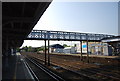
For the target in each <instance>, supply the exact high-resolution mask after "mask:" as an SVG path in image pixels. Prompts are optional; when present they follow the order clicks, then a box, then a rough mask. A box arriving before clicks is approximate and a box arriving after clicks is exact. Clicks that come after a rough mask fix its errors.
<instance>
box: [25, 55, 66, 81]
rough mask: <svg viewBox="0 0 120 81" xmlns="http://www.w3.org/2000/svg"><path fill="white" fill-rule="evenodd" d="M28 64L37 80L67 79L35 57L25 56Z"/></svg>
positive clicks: (58, 80)
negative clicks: (37, 60)
mask: <svg viewBox="0 0 120 81" xmlns="http://www.w3.org/2000/svg"><path fill="white" fill-rule="evenodd" d="M25 60H26V64H27V66H28V68H29V69H30V71H31V73H32V75H33V77H34V79H35V81H41V80H42V81H48V80H50V81H65V80H64V79H63V78H61V77H60V76H58V75H57V74H55V73H53V72H52V71H50V70H49V69H47V68H46V67H44V66H43V65H42V64H40V63H39V62H36V61H35V60H34V59H32V58H29V57H25Z"/></svg>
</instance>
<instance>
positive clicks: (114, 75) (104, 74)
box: [39, 55, 120, 81]
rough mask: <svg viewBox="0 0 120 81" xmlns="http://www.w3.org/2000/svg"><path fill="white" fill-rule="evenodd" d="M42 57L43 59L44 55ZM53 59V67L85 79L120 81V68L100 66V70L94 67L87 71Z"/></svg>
mask: <svg viewBox="0 0 120 81" xmlns="http://www.w3.org/2000/svg"><path fill="white" fill-rule="evenodd" d="M40 56H41V57H42V55H40ZM43 57H44V56H43ZM39 59H40V58H39ZM51 59H52V60H51V63H52V64H53V65H56V66H61V67H63V68H65V69H66V70H70V71H72V72H75V73H77V74H80V75H83V76H85V77H89V78H92V79H96V80H98V81H120V75H119V73H120V71H117V69H119V68H120V67H119V66H117V67H115V66H100V67H99V68H95V67H92V68H87V69H81V68H80V67H79V66H73V65H71V64H69V65H68V64H67V63H64V61H62V60H63V59H62V60H61V62H60V60H58V59H57V58H56V59H55V58H54V57H51ZM40 60H42V61H44V59H40ZM65 60H66V59H65ZM57 61H58V62H57ZM59 62H60V63H59ZM76 62H77V61H76ZM112 69H114V70H112ZM111 70H112V71H111Z"/></svg>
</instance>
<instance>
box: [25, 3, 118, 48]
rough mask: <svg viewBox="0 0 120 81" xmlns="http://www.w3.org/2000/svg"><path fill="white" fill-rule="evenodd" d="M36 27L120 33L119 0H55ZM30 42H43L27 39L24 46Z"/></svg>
mask: <svg viewBox="0 0 120 81" xmlns="http://www.w3.org/2000/svg"><path fill="white" fill-rule="evenodd" d="M34 29H37V30H56V31H71V32H84V33H85V32H86V33H87V32H89V33H100V34H110V35H118V2H54V1H53V2H52V3H51V4H50V6H49V7H48V8H47V10H46V11H45V13H44V14H43V16H42V17H41V18H40V20H39V22H38V23H37V24H36V26H35V27H34ZM32 42H33V44H32ZM57 43H58V42H57ZM28 44H29V45H30V46H38V45H39V44H40V45H42V44H43V43H41V42H38V44H37V42H36V44H35V42H34V41H26V42H25V43H24V44H23V46H25V45H28Z"/></svg>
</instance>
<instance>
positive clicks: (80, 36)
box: [27, 30, 113, 41]
mask: <svg viewBox="0 0 120 81" xmlns="http://www.w3.org/2000/svg"><path fill="white" fill-rule="evenodd" d="M112 36H113V35H106V34H92V33H77V32H64V31H47V30H32V32H31V33H30V34H29V35H28V37H27V39H36V40H40V39H42V40H76V41H77V40H88V41H97V40H98V41H99V40H101V39H103V38H106V37H112Z"/></svg>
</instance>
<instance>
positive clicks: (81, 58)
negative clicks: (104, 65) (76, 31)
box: [80, 41, 83, 61]
mask: <svg viewBox="0 0 120 81" xmlns="http://www.w3.org/2000/svg"><path fill="white" fill-rule="evenodd" d="M80 48H81V56H80V60H81V61H83V57H82V41H80Z"/></svg>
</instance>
